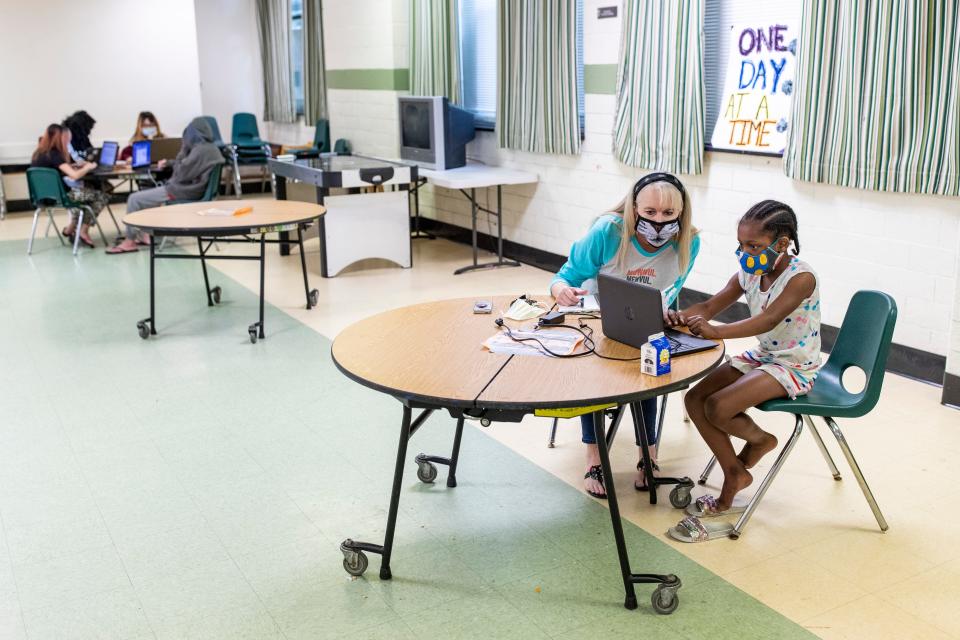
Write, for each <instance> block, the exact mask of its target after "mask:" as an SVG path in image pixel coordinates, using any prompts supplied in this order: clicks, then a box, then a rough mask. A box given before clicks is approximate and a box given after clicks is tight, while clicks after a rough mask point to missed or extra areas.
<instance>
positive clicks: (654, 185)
mask: <svg viewBox="0 0 960 640" xmlns="http://www.w3.org/2000/svg"><path fill="white" fill-rule="evenodd" d="M673 179H674V180H676V178H673ZM640 180H643V178H641V179H640ZM638 182H639V181H638ZM678 182H679V181H678ZM635 189H636V183H635V184H634V186H633V187H631V188H630V191H628V192H627V195H626V196H624V198H623V200H621V201H620V203H619V204H617V206H615V207H614V208H613V209H611V210H610V211H611V213H615V214H617V215H619V216H620V217H621V218H623V224H622V225H621V227H620V247H619V248H618V249H617V255H616V257H615V260H614V264H615V265H616V268H617V271H618V272H619V271H626V265H627V252H628V251H629V250H630V240H631V238H632V237H633V235H634V234H635V233H636V231H637V207H636V199H637V197H638V196H639V195H640V194H641V193H643V192H644V191H647V190H648V189H653V190H654V191H656V192H657V194H658V195H659V196H660V202H661V203H664V201H665V200H666V201H667V206H664V207H663V208H664V209H673V210H674V211H676V210H678V209H679V210H680V217H679V218H678V219H677V221H678V222H679V223H680V231H679V232H677V233H676V234H675V235H674V236H673V238H671V240H673V241H674V242H676V243H677V255H678V258H679V262H680V273H681V274H682V273H686V271H687V267H689V266H690V247H691V245H692V244H693V237H694V236H695V235H697V233H699V231H698V230H697V229H696V228H695V227H694V226H693V212H692V211H691V210H690V198H689V196H687V192H686V190H683V191H681V190H680V189H678V188H677V187H676V186H674V185H673V184H671V183H670V182H667V181H665V180H657V181H656V182H651V183H650V184H648V185H646V186H644V187H643V188H641V189H640V190H639V191H637V192H636V193H634V190H635Z"/></svg>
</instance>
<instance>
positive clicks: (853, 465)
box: [823, 417, 890, 531]
mask: <svg viewBox="0 0 960 640" xmlns="http://www.w3.org/2000/svg"><path fill="white" fill-rule="evenodd" d="M823 421H824V422H826V423H827V426H828V427H830V431H832V432H833V435H834V437H835V438H836V439H837V442H838V443H839V444H840V449H841V450H842V451H843V455H844V457H846V459H847V464H849V465H850V470H851V471H853V475H854V476H855V477H856V478H857V484H859V485H860V490H861V491H863V497H864V498H866V499H867V504H869V505H870V509H871V511H873V515H874V517H875V518H876V519H877V524H878V525H880V531H886V530H887V529H889V528H890V525H888V524H887V519H886V518H884V517H883V513H882V512H881V511H880V505H878V504H877V499H876V498H874V497H873V491H871V490H870V487H869V486H868V485H867V481H866V479H865V478H864V477H863V472H861V471H860V465H858V464H857V461H856V459H855V458H854V457H853V452H852V451H851V450H850V445H848V444H847V439H846V438H845V437H843V432H842V431H840V427H838V426H837V423H836V422H834V421H833V418H828V417H824V418H823Z"/></svg>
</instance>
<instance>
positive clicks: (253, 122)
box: [230, 113, 263, 148]
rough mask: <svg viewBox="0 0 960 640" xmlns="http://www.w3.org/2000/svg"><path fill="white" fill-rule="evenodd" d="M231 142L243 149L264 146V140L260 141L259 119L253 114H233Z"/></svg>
mask: <svg viewBox="0 0 960 640" xmlns="http://www.w3.org/2000/svg"><path fill="white" fill-rule="evenodd" d="M230 141H231V142H232V143H233V144H235V145H237V146H238V147H241V148H242V147H254V148H259V147H260V146H262V145H263V140H261V139H260V130H259V129H258V128H257V117H256V116H255V115H253V114H252V113H235V114H233V127H232V128H231V130H230Z"/></svg>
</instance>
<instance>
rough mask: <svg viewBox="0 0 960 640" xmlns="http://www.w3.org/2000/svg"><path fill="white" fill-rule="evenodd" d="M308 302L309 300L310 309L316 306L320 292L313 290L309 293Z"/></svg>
mask: <svg viewBox="0 0 960 640" xmlns="http://www.w3.org/2000/svg"><path fill="white" fill-rule="evenodd" d="M309 300H310V306H311V307H315V306H317V303H318V302H320V292H319V291H317V290H316V289H313V290H312V291H311V292H310V298H309Z"/></svg>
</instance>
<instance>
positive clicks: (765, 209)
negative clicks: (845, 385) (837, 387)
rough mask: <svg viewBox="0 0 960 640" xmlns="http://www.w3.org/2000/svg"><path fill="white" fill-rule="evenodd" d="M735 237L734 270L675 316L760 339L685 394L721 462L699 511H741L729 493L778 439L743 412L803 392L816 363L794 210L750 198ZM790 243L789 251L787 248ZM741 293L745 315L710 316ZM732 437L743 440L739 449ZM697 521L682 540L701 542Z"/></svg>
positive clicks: (808, 279)
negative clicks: (719, 481) (726, 320)
mask: <svg viewBox="0 0 960 640" xmlns="http://www.w3.org/2000/svg"><path fill="white" fill-rule="evenodd" d="M737 239H738V241H739V243H740V244H739V249H738V250H737V256H738V258H739V261H740V267H741V268H740V271H738V272H737V274H736V275H734V276H733V277H732V278H730V281H729V282H728V283H727V285H726V286H725V287H724V288H723V290H722V291H720V292H719V293H718V294H716V295H715V296H713V297H712V298H710V299H709V300H707V301H706V302H702V303H700V304H696V305H693V306H692V307H690V308H688V309H685V310H684V311H683V312H682V313H681V314H680V321H681V322H682V323H684V324H686V325H687V326H688V327H689V328H690V330H691V331H692V332H693V333H695V334H697V335H700V336H703V337H704V338H746V337H748V336H756V337H757V339H758V340H759V341H760V342H759V345H758V346H757V347H756V348H754V349H751V350H749V351H746V352H744V353H743V354H741V355H739V356H734V357H733V359H732V360H731V361H730V362H729V363H728V364H724V365H721V366H720V367H718V368H717V369H715V370H714V371H712V372H711V373H710V374H709V375H708V376H707V377H705V378H704V379H703V380H701V381H700V382H699V383H698V384H697V385H696V386H695V387H694V388H693V389H691V390H690V391H689V392H688V393H687V397H686V405H687V412H688V413H689V415H690V417H691V418H692V419H693V421H694V423H695V424H696V425H697V429H699V430H700V435H701V436H702V437H703V439H704V440H705V441H706V443H707V446H709V447H710V450H711V451H713V454H714V455H715V456H716V457H717V461H718V462H719V463H720V467H721V468H722V469H723V488H722V489H721V491H720V496H719V497H717V498H714V497H713V496H704V497H702V498H699V499H698V500H697V503H696V505H695V507H693V509H694V512H696V513H699V514H700V516H701V517H702V516H713V515H719V514H722V513H736V512H740V511H742V510H743V508H742V507H736V508H733V509H731V507H732V506H733V498H734V496H736V495H737V493H738V492H740V491H742V490H743V489H745V488H746V487H748V486H749V485H750V483H751V482H752V481H753V476H751V475H750V472H749V471H748V469H750V468H751V467H753V466H754V465H755V464H757V462H759V461H760V459H761V458H762V457H763V456H764V455H765V454H767V453H768V452H770V451H772V450H773V449H774V448H776V446H777V439H776V438H775V437H774V436H773V435H771V434H769V433H767V432H766V431H764V430H763V429H761V428H760V427H759V426H758V425H757V423H755V422H754V421H753V420H752V419H751V418H750V416H748V415H747V414H746V413H745V411H746V410H747V409H748V408H749V407H754V406H756V405H758V404H760V403H761V402H764V401H765V400H770V399H772V398H782V397H785V396H789V397H790V398H796V397H797V396H801V395H803V394H805V393H807V392H808V391H810V389H811V387H812V386H813V381H814V379H815V378H816V377H817V371H818V370H819V368H820V291H819V286H818V282H817V276H816V274H815V273H814V272H813V270H812V269H811V268H810V266H809V265H807V264H806V263H805V262H801V261H800V260H799V259H797V258H796V257H795V256H796V255H797V254H799V253H800V240H799V238H798V236H797V216H796V214H794V212H793V209H791V208H790V207H789V206H787V205H785V204H783V203H782V202H777V201H776V200H764V201H763V202H759V203H757V204H755V205H754V206H753V207H751V208H750V210H749V211H747V213H746V214H744V216H743V217H742V218H741V219H740V224H739V226H738V227H737ZM791 244H792V245H793V256H791V255H789V254H788V253H787V250H788V249H789V248H790V245H791ZM741 295H744V296H745V297H746V301H747V306H749V308H750V318H748V319H747V320H741V321H739V322H733V323H731V324H727V325H714V324H711V323H710V322H709V320H710V319H711V318H714V317H715V316H716V315H717V314H718V313H720V312H721V311H723V310H724V309H726V308H727V307H729V306H730V305H731V304H733V303H734V302H736V301H737V299H738V298H739V297H740V296H741ZM730 436H736V437H738V438H740V439H742V440H744V441H745V442H746V443H745V444H744V446H743V448H742V449H741V450H740V453H736V452H734V450H733V445H732V444H731V442H730ZM695 520H696V519H695V518H693V519H685V521H690V524H691V526H692V527H694V529H691V530H690V532H689V533H690V534H691V536H690V537H691V538H693V539H692V540H685V541H687V542H697V541H699V540H698V539H697V531H695V529H700V528H701V527H697V526H696V525H697V524H699V523H698V522H693V521H695ZM685 521H681V525H680V526H685V525H684V524H683V523H684V522H685ZM687 528H689V527H687ZM683 537H686V536H685V535H684V536H683Z"/></svg>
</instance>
